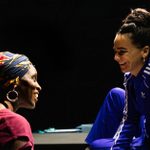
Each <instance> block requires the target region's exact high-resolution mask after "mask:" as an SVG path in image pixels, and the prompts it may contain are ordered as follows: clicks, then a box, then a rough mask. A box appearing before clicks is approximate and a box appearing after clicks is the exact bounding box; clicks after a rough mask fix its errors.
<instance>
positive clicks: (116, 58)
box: [114, 53, 120, 62]
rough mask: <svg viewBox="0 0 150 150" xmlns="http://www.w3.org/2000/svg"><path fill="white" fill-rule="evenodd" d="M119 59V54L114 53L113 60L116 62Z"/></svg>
mask: <svg viewBox="0 0 150 150" xmlns="http://www.w3.org/2000/svg"><path fill="white" fill-rule="evenodd" d="M119 59H120V57H119V55H118V54H117V53H116V54H115V55H114V60H115V61H117V62H118V61H119Z"/></svg>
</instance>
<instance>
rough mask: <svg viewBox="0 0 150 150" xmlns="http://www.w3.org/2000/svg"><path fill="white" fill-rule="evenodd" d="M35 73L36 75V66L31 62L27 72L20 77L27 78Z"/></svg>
mask: <svg viewBox="0 0 150 150" xmlns="http://www.w3.org/2000/svg"><path fill="white" fill-rule="evenodd" d="M36 75H37V70H36V68H35V67H34V66H33V64H30V66H29V70H28V72H27V73H26V74H25V75H24V76H23V77H22V78H26V77H27V78H28V77H31V76H36Z"/></svg>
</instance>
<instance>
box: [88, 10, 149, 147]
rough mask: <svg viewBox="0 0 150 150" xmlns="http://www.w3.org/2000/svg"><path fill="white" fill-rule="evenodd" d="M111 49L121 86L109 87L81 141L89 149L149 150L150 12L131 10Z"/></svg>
mask: <svg viewBox="0 0 150 150" xmlns="http://www.w3.org/2000/svg"><path fill="white" fill-rule="evenodd" d="M113 48H114V52H115V55H114V59H115V61H117V62H118V64H119V66H120V69H121V71H122V72H123V73H124V87H125V89H121V88H114V89H112V90H110V92H109V93H108V95H107V96H106V98H105V101H104V103H103V105H102V107H101V109H100V111H99V113H98V115H97V117H96V120H95V122H94V124H93V127H92V129H91V131H90V132H89V134H88V136H87V137H86V139H85V141H86V142H87V144H89V148H90V149H92V150H105V149H108V150H134V149H135V150H149V149H150V147H149V144H148V143H149V141H150V138H149V136H150V57H149V56H150V12H148V11H147V10H145V9H143V8H136V9H134V10H132V11H131V13H130V14H128V15H127V17H126V18H125V19H124V20H123V22H122V26H121V27H120V29H119V31H118V32H117V33H116V36H115V39H114V47H113Z"/></svg>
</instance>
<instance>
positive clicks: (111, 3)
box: [0, 0, 150, 131]
mask: <svg viewBox="0 0 150 150" xmlns="http://www.w3.org/2000/svg"><path fill="white" fill-rule="evenodd" d="M135 7H144V8H148V9H149V8H150V1H149V0H145V1H144V0H105V1H102V0H11V1H9V0H0V48H1V51H2V50H11V51H13V52H19V53H24V54H26V55H27V56H29V58H30V59H31V61H32V62H33V63H34V64H35V66H36V68H37V70H38V81H39V83H40V85H41V86H42V88H43V89H42V91H41V93H40V95H39V101H38V103H37V106H36V109H34V110H19V112H18V113H21V114H22V115H24V116H25V117H26V118H27V119H28V120H29V122H30V123H31V126H32V128H33V131H36V130H38V129H41V130H42V129H45V128H49V127H55V128H74V127H76V126H78V125H80V124H84V123H93V121H94V120H95V117H96V115H97V112H98V111H99V108H100V106H101V104H102V102H103V100H104V98H105V96H106V94H107V92H108V91H109V90H110V89H111V88H112V87H115V86H120V87H122V81H123V74H122V73H121V72H120V69H119V67H118V65H117V64H116V62H115V61H114V60H113V49H112V47H113V38H114V36H115V33H116V31H117V29H118V27H119V25H120V22H121V20H122V19H123V17H124V16H125V15H127V14H128V13H129V12H130V9H131V8H135Z"/></svg>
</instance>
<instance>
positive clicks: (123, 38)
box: [113, 34, 135, 49]
mask: <svg viewBox="0 0 150 150" xmlns="http://www.w3.org/2000/svg"><path fill="white" fill-rule="evenodd" d="M130 36H131V34H116V36H115V39H114V47H113V48H114V49H121V48H127V47H135V45H133V43H132V40H131V38H130Z"/></svg>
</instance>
